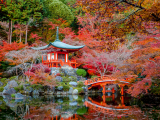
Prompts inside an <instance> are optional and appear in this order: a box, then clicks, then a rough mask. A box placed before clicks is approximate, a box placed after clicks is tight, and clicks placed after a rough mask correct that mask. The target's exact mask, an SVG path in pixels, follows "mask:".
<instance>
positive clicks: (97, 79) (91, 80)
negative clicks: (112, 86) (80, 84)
mask: <svg viewBox="0 0 160 120" xmlns="http://www.w3.org/2000/svg"><path fill="white" fill-rule="evenodd" d="M128 79H129V78H126V79H117V78H116V77H113V76H111V75H105V76H103V77H101V76H98V77H95V78H91V79H88V80H86V81H85V85H89V84H93V83H98V82H103V81H106V80H110V81H115V82H119V81H121V82H127V81H128Z"/></svg>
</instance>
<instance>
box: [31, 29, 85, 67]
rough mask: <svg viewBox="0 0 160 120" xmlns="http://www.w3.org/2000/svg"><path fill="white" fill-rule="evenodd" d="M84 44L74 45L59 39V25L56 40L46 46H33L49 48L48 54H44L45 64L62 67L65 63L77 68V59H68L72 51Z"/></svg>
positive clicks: (43, 48) (41, 48) (43, 61)
mask: <svg viewBox="0 0 160 120" xmlns="http://www.w3.org/2000/svg"><path fill="white" fill-rule="evenodd" d="M84 46H85V45H83V46H73V45H69V44H66V43H63V42H61V41H60V40H59V35H58V27H57V33H56V40H55V41H54V42H52V43H51V42H50V43H49V44H48V45H46V46H42V47H37V48H35V47H32V49H34V50H47V51H49V52H47V53H46V54H43V55H42V63H43V64H44V65H47V66H48V67H50V68H52V67H62V66H64V65H68V66H71V67H73V68H76V64H77V63H76V61H75V60H74V61H70V60H69V59H68V54H69V53H71V52H75V51H78V50H80V49H81V48H83V47H84Z"/></svg>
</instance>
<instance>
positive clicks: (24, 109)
mask: <svg viewBox="0 0 160 120" xmlns="http://www.w3.org/2000/svg"><path fill="white" fill-rule="evenodd" d="M16 114H17V115H18V116H19V117H21V118H23V117H24V116H25V115H28V114H29V105H25V104H23V105H18V106H17V109H16Z"/></svg>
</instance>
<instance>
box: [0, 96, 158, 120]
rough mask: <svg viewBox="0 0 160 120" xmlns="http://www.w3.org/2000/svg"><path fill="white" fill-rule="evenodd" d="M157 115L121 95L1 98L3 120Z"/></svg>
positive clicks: (149, 119) (125, 119)
mask: <svg viewBox="0 0 160 120" xmlns="http://www.w3.org/2000/svg"><path fill="white" fill-rule="evenodd" d="M137 104H138V105H139V106H138V105H137ZM157 111H158V110H155V109H153V108H151V107H147V106H146V105H144V103H143V102H142V101H140V102H139V101H138V102H137V101H136V100H135V99H133V98H131V97H129V96H127V95H126V96H120V95H117V94H107V95H105V96H104V95H102V94H97V95H88V96H80V95H68V96H61V95H59V96H58V95H57V96H32V97H31V96H26V98H25V99H16V100H14V99H11V97H10V96H3V97H0V120H117V119H118V120H131V119H132V120H142V119H143V120H156V119H157V120H158V119H159V118H158V117H159V114H158V113H159V112H157Z"/></svg>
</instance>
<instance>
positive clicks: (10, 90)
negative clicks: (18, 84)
mask: <svg viewBox="0 0 160 120" xmlns="http://www.w3.org/2000/svg"><path fill="white" fill-rule="evenodd" d="M14 93H16V90H15V89H14V88H11V89H4V90H3V92H2V94H3V95H11V94H14Z"/></svg>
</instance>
